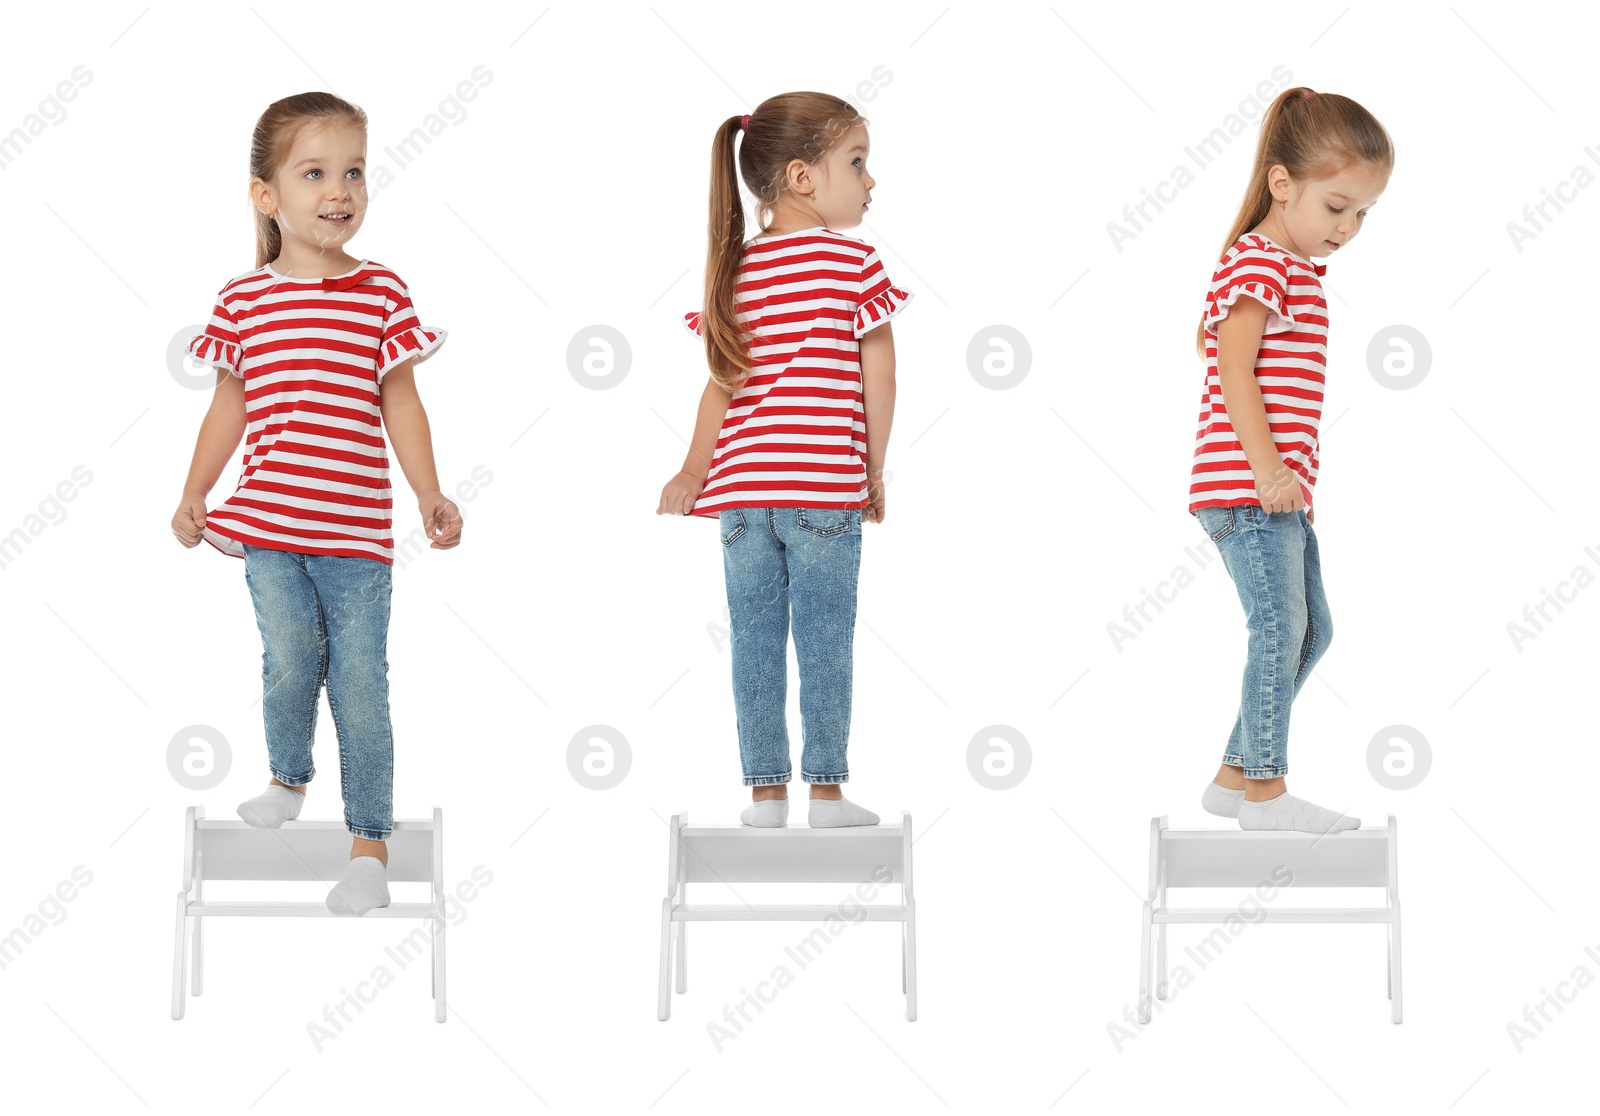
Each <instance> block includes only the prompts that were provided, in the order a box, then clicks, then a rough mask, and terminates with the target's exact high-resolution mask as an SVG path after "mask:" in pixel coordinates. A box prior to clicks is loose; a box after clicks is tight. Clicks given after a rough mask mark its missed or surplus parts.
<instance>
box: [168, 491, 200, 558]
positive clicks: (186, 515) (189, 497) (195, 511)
mask: <svg viewBox="0 0 1600 1116" xmlns="http://www.w3.org/2000/svg"><path fill="white" fill-rule="evenodd" d="M205 525H206V498H205V497H204V496H202V495H201V494H200V493H198V492H185V493H184V494H183V499H182V500H180V501H179V502H178V510H177V511H176V512H174V513H173V514H172V534H173V536H174V537H175V538H176V539H177V540H178V541H179V542H181V543H182V544H183V545H184V546H197V545H199V543H200V539H201V534H200V531H201V528H203V527H205Z"/></svg>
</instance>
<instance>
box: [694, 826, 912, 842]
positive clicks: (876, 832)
mask: <svg viewBox="0 0 1600 1116" xmlns="http://www.w3.org/2000/svg"><path fill="white" fill-rule="evenodd" d="M905 831H906V827H905V825H904V824H903V823H901V822H895V823H893V824H884V823H880V824H878V825H839V826H830V827H827V828H822V829H812V828H811V827H810V826H808V825H783V826H772V827H767V826H759V825H686V826H684V827H683V828H682V829H680V830H679V831H678V832H679V833H682V834H683V835H684V836H685V837H733V836H742V837H753V838H757V839H763V838H764V839H767V840H771V839H773V838H778V839H780V840H791V841H792V840H807V841H815V840H823V839H840V838H851V837H854V838H857V839H859V838H862V837H896V838H898V837H902V836H904V835H905Z"/></svg>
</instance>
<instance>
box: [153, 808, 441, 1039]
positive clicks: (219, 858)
mask: <svg viewBox="0 0 1600 1116" xmlns="http://www.w3.org/2000/svg"><path fill="white" fill-rule="evenodd" d="M183 834H184V836H183V890H182V891H180V892H178V929H177V938H176V941H175V943H174V945H173V950H172V1018H174V1019H182V1018H183V1009H184V975H185V971H186V967H185V965H184V960H185V958H184V948H185V945H186V944H187V943H186V938H187V934H186V933H185V931H187V930H188V920H189V919H191V918H192V919H194V994H195V995H196V996H198V995H200V989H201V949H200V947H201V936H200V928H201V927H202V926H203V925H204V921H203V920H204V919H206V918H215V917H217V916H219V915H225V916H232V917H240V916H248V917H275V918H282V917H290V918H294V917H299V918H341V919H343V918H347V919H348V921H352V922H354V921H356V920H357V919H363V918H427V919H432V920H433V921H434V926H433V950H432V952H433V1017H434V1019H435V1020H437V1021H438V1022H440V1023H443V1022H444V1006H445V996H444V930H445V922H444V916H445V910H444V812H443V811H442V810H441V809H440V808H439V807H437V806H435V807H434V808H433V818H432V820H429V821H397V822H395V823H394V831H393V832H392V833H390V834H389V839H388V842H387V844H388V846H389V848H388V854H389V864H388V867H387V868H386V869H385V875H386V877H387V878H388V880H389V882H391V883H405V882H412V881H425V882H430V883H432V884H433V891H432V894H433V900H432V902H428V903H391V904H389V906H387V907H376V908H374V909H373V910H370V911H367V912H366V913H365V914H362V915H350V916H340V915H335V914H334V913H333V912H332V911H330V910H329V909H328V907H327V904H326V903H325V902H324V901H322V900H320V899H319V900H316V901H315V902H285V901H282V900H259V901H249V900H243V901H241V900H227V901H217V900H209V901H208V900H207V899H206V898H205V897H204V894H203V885H204V883H205V881H206V880H317V881H320V882H323V883H325V884H327V886H329V887H330V888H331V887H332V886H333V884H334V883H336V882H337V881H338V880H340V879H342V878H343V876H344V872H345V865H346V864H348V863H349V860H350V840H351V838H350V831H349V830H348V829H346V828H345V824H344V823H343V822H342V821H335V820H332V819H329V820H326V821H287V822H284V823H283V824H282V825H281V826H279V827H278V828H276V829H263V828H258V827H256V826H252V825H247V824H246V823H245V822H243V821H207V820H206V810H205V807H204V806H191V807H189V810H188V812H187V814H185V816H184V823H183Z"/></svg>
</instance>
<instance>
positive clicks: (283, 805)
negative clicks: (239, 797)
mask: <svg viewBox="0 0 1600 1116" xmlns="http://www.w3.org/2000/svg"><path fill="white" fill-rule="evenodd" d="M305 804H306V796H305V795H304V794H302V793H301V792H299V791H297V790H290V789H289V788H288V787H280V786H279V785H278V784H277V783H273V784H272V785H271V786H269V787H268V788H267V789H266V790H265V791H263V792H262V793H260V794H258V795H256V796H255V797H254V798H252V799H250V801H248V802H241V803H239V816H240V817H241V818H243V819H244V820H245V822H246V823H247V824H249V825H256V826H261V827H262V828H264V829H276V828H278V826H280V825H282V824H283V823H284V822H286V821H293V820H294V819H295V818H298V817H299V816H300V807H302V806H304V805H305Z"/></svg>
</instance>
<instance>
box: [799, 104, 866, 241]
mask: <svg viewBox="0 0 1600 1116" xmlns="http://www.w3.org/2000/svg"><path fill="white" fill-rule="evenodd" d="M868 142H869V141H868V139H867V126H866V125H865V124H857V125H855V126H854V127H853V128H851V129H850V130H849V131H848V132H846V133H845V134H844V135H843V136H841V137H840V138H839V142H838V143H836V144H834V146H833V150H831V151H829V152H828V154H827V155H825V156H824V157H823V158H822V161H821V162H819V163H802V162H800V161H799V160H796V161H795V162H793V163H791V164H790V166H789V170H790V177H789V189H790V191H791V196H792V197H793V199H794V202H795V203H796V204H797V205H799V206H800V207H801V208H802V209H803V210H805V211H806V214H805V217H804V219H806V220H815V221H816V223H818V224H821V225H824V226H826V227H828V228H830V229H840V230H842V229H853V228H855V227H856V226H857V225H859V224H861V221H862V219H863V218H864V217H865V216H866V215H867V203H868V202H870V201H871V200H872V188H873V187H874V186H876V185H877V182H876V181H875V180H874V179H873V177H872V176H871V175H870V174H868V173H867V148H868Z"/></svg>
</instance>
